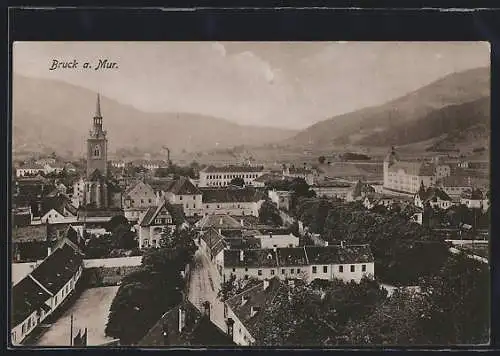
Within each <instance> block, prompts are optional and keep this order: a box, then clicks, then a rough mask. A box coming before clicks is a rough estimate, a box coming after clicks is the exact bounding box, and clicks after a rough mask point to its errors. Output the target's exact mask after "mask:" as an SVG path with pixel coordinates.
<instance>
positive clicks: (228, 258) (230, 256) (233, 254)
mask: <svg viewBox="0 0 500 356" xmlns="http://www.w3.org/2000/svg"><path fill="white" fill-rule="evenodd" d="M241 257H243V260H242V259H241ZM224 267H226V268H232V267H240V268H241V267H248V268H259V267H278V261H277V258H276V252H274V251H273V250H272V249H249V250H240V249H238V250H225V251H224Z"/></svg>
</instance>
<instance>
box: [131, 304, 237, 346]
mask: <svg viewBox="0 0 500 356" xmlns="http://www.w3.org/2000/svg"><path fill="white" fill-rule="evenodd" d="M179 309H182V310H184V311H185V313H186V314H185V317H186V319H185V327H184V329H183V330H182V331H181V332H179ZM164 330H166V332H167V334H168V345H165V341H164V336H163V331H164ZM189 345H197V346H229V345H234V342H233V341H232V339H231V338H230V337H229V336H228V335H227V334H225V333H223V332H222V331H221V330H220V329H219V328H218V327H216V326H215V325H214V324H213V323H212V322H211V321H210V320H208V318H207V317H206V316H204V315H202V314H201V312H200V311H199V310H198V309H197V308H196V307H195V306H194V305H193V304H191V302H189V301H183V302H182V303H181V304H179V305H177V306H176V307H174V308H172V309H170V310H169V311H168V312H167V313H165V314H164V315H163V316H162V317H161V319H160V320H159V321H158V322H157V323H156V324H155V325H154V326H153V327H152V328H151V329H150V330H149V331H148V333H147V334H146V335H145V336H144V337H143V338H142V339H141V341H140V342H139V344H138V346H189Z"/></svg>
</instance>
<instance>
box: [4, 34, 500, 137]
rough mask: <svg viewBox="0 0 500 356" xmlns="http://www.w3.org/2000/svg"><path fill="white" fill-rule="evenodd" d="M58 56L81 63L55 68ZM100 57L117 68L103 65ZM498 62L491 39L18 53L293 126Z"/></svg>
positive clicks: (32, 46) (246, 118) (148, 92)
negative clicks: (493, 60)
mask: <svg viewBox="0 0 500 356" xmlns="http://www.w3.org/2000/svg"><path fill="white" fill-rule="evenodd" d="M54 59H56V60H58V61H63V62H64V61H68V62H70V61H73V60H76V61H77V62H78V67H77V68H74V69H56V70H49V69H50V67H51V65H52V63H53V60H54ZM99 59H107V60H108V61H109V62H116V63H117V68H112V69H104V70H95V69H94V68H95V66H96V64H97V63H98V61H99ZM84 62H89V64H90V65H92V66H94V68H92V69H83V68H82V66H83V63H84ZM489 63H490V48H489V44H488V43H486V42H16V43H14V48H13V59H12V64H13V72H14V74H20V75H24V76H28V77H36V78H46V79H53V80H59V81H64V82H67V83H70V84H74V85H77V86H81V87H84V88H87V89H91V90H94V91H98V92H100V93H101V94H102V95H104V96H107V97H109V98H111V99H114V100H117V101H119V102H121V103H124V104H128V105H132V106H134V107H135V108H137V109H139V110H142V111H146V112H189V113H198V114H203V115H210V116H215V117H220V118H224V119H227V120H230V121H233V122H236V123H239V124H245V125H258V126H274V127H285V128H293V129H302V128H305V127H307V126H310V125H312V124H313V123H315V122H317V121H321V120H325V119H328V118H330V117H333V116H336V115H340V114H343V113H346V112H350V111H354V110H358V109H361V108H363V107H367V106H374V105H379V104H383V103H385V102H387V101H389V100H392V99H395V98H398V97H400V96H402V95H404V94H407V93H409V92H412V91H414V90H416V89H418V88H420V87H422V86H424V85H427V84H429V83H431V82H433V81H435V80H437V79H439V78H441V77H444V76H446V75H448V74H451V73H454V72H460V71H464V70H467V69H472V68H478V67H488V66H489Z"/></svg>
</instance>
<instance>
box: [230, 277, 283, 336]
mask: <svg viewBox="0 0 500 356" xmlns="http://www.w3.org/2000/svg"><path fill="white" fill-rule="evenodd" d="M265 283H269V285H268V287H267V288H266V289H264V285H265ZM280 286H281V283H280V281H279V280H278V279H277V278H273V279H271V280H269V281H262V282H261V283H259V284H257V285H255V286H252V287H249V288H247V289H246V290H244V291H243V292H241V293H240V294H237V295H235V296H233V297H231V298H229V299H228V300H227V301H226V304H227V305H228V307H229V308H231V310H232V311H233V313H234V314H235V315H236V317H237V318H238V319H239V320H240V321H241V322H242V323H243V325H244V326H245V328H246V329H247V330H248V331H249V332H250V333H251V334H252V335H255V333H256V331H257V329H258V328H259V325H260V321H261V320H262V318H265V317H266V315H265V314H264V313H262V312H261V311H262V310H263V309H264V308H265V306H266V305H268V304H270V303H272V301H273V300H274V298H275V297H276V295H277V294H278V291H279V289H280ZM252 311H253V313H252Z"/></svg>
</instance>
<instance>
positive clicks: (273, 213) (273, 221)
mask: <svg viewBox="0 0 500 356" xmlns="http://www.w3.org/2000/svg"><path fill="white" fill-rule="evenodd" d="M259 221H260V222H261V223H263V224H267V225H272V226H281V225H283V219H282V218H281V215H280V212H279V210H278V208H277V207H276V205H274V203H273V202H271V201H270V200H265V201H264V202H263V203H262V205H261V207H260V209H259Z"/></svg>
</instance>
